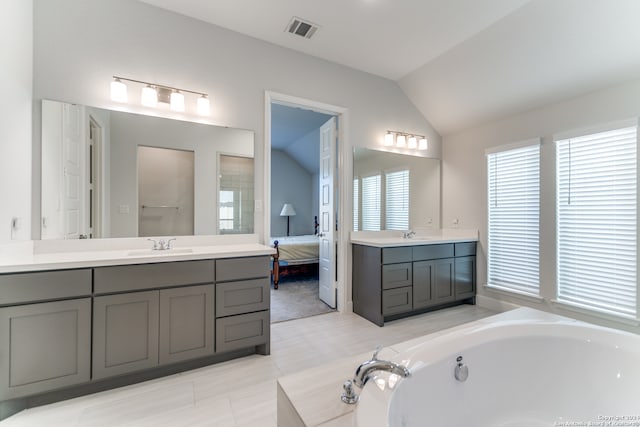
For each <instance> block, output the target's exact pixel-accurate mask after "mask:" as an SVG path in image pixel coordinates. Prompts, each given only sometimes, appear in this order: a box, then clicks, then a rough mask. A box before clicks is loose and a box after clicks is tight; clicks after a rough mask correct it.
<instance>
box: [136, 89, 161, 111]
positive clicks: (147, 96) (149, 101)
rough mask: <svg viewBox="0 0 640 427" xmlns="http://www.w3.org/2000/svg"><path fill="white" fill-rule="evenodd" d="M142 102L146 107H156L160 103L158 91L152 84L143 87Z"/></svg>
mask: <svg viewBox="0 0 640 427" xmlns="http://www.w3.org/2000/svg"><path fill="white" fill-rule="evenodd" d="M140 103H141V104H142V105H144V106H145V107H155V106H157V105H158V91H157V90H156V88H155V87H153V86H151V85H146V86H145V87H143V88H142V96H141V97H140Z"/></svg>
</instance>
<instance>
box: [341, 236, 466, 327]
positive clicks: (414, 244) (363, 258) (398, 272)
mask: <svg viewBox="0 0 640 427" xmlns="http://www.w3.org/2000/svg"><path fill="white" fill-rule="evenodd" d="M476 240H477V238H474V237H468V236H463V235H459V236H431V237H418V238H409V239H406V238H402V237H396V236H391V237H389V236H384V237H383V236H379V237H376V236H375V235H369V236H368V237H355V238H353V237H352V239H351V243H352V257H353V266H352V274H353V311H354V313H356V314H359V315H360V316H362V317H364V318H365V319H367V320H370V321H371V322H373V323H375V324H376V325H378V326H383V325H384V322H385V321H389V320H394V319H399V318H402V317H406V316H411V315H414V314H418V313H423V312H426V311H431V310H434V309H438V308H443V307H449V306H452V305H456V304H464V303H470V304H475V295H476Z"/></svg>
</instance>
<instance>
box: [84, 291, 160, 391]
mask: <svg viewBox="0 0 640 427" xmlns="http://www.w3.org/2000/svg"><path fill="white" fill-rule="evenodd" d="M158 332H159V294H158V291H146V292H131V293H126V294H115V295H106V296H99V297H96V298H94V301H93V378H94V379H100V378H106V377H110V376H114V375H121V374H126V373H129V372H133V371H138V370H141V369H147V368H153V367H155V366H157V365H158Z"/></svg>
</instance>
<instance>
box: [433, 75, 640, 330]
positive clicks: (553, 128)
mask: <svg viewBox="0 0 640 427" xmlns="http://www.w3.org/2000/svg"><path fill="white" fill-rule="evenodd" d="M638 116H640V80H637V81H632V82H629V83H626V84H622V85H619V86H615V87H612V88H609V89H606V90H602V91H598V92H594V93H589V94H586V95H583V96H581V97H578V98H574V99H571V100H567V101H565V102H562V103H558V104H553V105H549V106H546V107H544V108H540V109H537V110H534V111H531V112H528V113H525V114H521V115H517V116H514V117H510V118H506V119H504V120H501V121H498V122H494V123H489V124H485V125H483V126H479V127H476V128H473V129H468V130H465V131H464V132H460V133H457V134H453V135H449V136H446V137H445V138H444V141H443V158H442V194H443V198H442V199H443V200H442V218H443V227H444V228H448V227H451V226H452V222H453V220H454V219H455V218H457V219H459V221H460V224H459V226H460V227H461V228H477V229H479V231H480V242H479V243H480V244H479V247H478V258H477V260H478V294H479V295H482V296H488V297H492V298H496V299H498V300H500V301H504V302H517V303H519V304H524V305H530V306H533V307H536V308H541V309H546V310H550V311H556V312H557V311H558V310H556V309H555V308H554V307H552V306H550V305H549V303H548V300H549V299H551V298H554V297H555V295H554V289H555V169H554V168H555V154H554V145H553V140H552V136H553V134H555V133H559V132H562V131H569V130H575V129H581V128H587V127H591V126H595V125H600V124H606V123H609V122H615V121H618V120H621V119H627V118H634V117H638ZM535 137H541V138H542V147H541V180H540V181H541V182H540V186H541V189H540V191H541V199H540V200H541V219H540V221H541V223H540V229H541V236H540V246H541V248H540V256H541V259H540V274H541V295H542V297H543V298H545V299H546V301H545V302H543V303H536V302H534V301H529V300H523V299H514V298H513V297H510V296H504V295H502V294H496V293H495V292H492V291H488V290H485V289H483V288H482V286H483V285H484V284H485V283H486V280H487V279H486V277H487V271H486V247H487V192H486V160H485V154H484V153H485V149H486V148H489V147H495V146H500V145H503V144H508V143H512V142H518V141H523V140H527V139H530V138H535ZM561 314H570V313H566V312H565V313H561ZM577 317H580V316H577ZM637 330H638V328H636V331H637Z"/></svg>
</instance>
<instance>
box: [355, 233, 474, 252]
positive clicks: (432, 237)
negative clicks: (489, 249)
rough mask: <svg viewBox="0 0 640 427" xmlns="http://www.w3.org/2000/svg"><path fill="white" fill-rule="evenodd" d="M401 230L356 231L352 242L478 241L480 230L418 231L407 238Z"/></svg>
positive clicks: (381, 245)
mask: <svg viewBox="0 0 640 427" xmlns="http://www.w3.org/2000/svg"><path fill="white" fill-rule="evenodd" d="M402 234H403V232H401V231H354V232H352V233H351V243H353V244H358V245H365V246H373V247H377V248H391V247H398V246H417V245H435V244H443V243H459V242H476V241H478V230H466V229H443V230H426V231H417V232H416V235H415V236H413V237H410V238H407V239H405V238H404V237H402Z"/></svg>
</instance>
